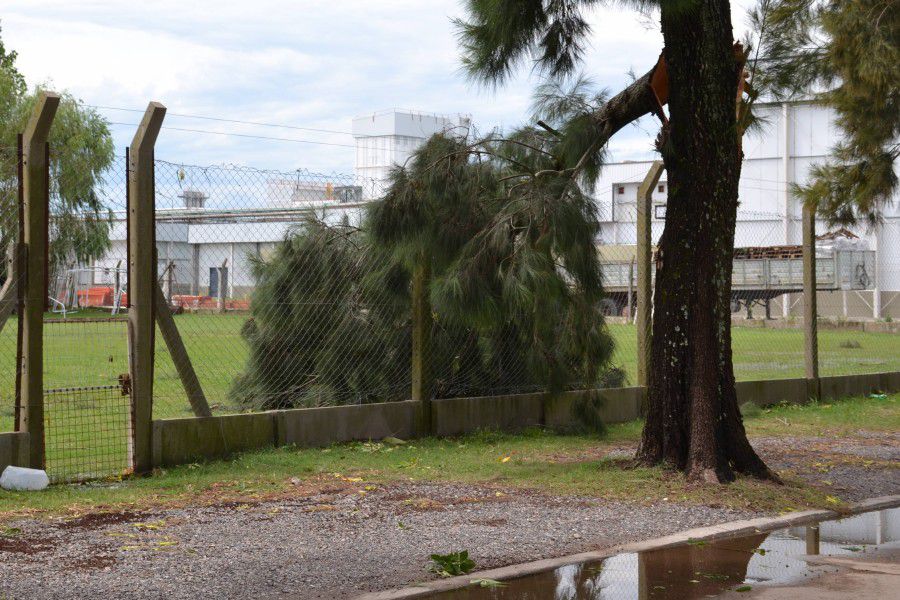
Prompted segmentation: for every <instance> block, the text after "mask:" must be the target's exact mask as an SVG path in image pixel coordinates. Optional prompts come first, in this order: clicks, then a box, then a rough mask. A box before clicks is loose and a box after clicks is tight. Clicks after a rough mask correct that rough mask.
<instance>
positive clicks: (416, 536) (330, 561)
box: [0, 484, 748, 600]
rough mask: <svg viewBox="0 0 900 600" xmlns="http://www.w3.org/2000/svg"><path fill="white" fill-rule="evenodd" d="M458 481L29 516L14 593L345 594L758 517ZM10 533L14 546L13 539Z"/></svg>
mask: <svg viewBox="0 0 900 600" xmlns="http://www.w3.org/2000/svg"><path fill="white" fill-rule="evenodd" d="M497 493H498V491H497V489H496V488H479V487H473V486H460V485H444V484H441V485H437V484H433V485H431V484H429V485H422V484H415V485H413V484H395V485H389V486H381V487H379V488H378V489H376V490H371V491H369V492H367V493H366V494H365V495H361V494H360V493H359V490H358V486H357V487H345V488H343V489H340V490H332V491H327V492H319V493H316V494H313V495H310V496H306V497H302V498H297V499H296V500H291V501H279V502H268V503H261V504H256V505H243V504H238V505H234V504H232V505H225V506H210V507H194V508H183V509H175V510H165V511H157V512H155V513H153V514H147V513H108V514H106V515H101V516H98V515H88V516H85V517H82V518H80V519H74V520H69V521H62V520H57V521H47V520H42V521H21V522H18V523H16V524H15V526H16V527H18V528H20V529H21V532H20V533H18V534H17V535H15V536H13V537H8V538H5V540H6V541H5V542H3V541H2V540H3V539H4V538H0V556H2V557H3V561H2V563H0V597H2V598H15V599H19V598H46V599H55V598H91V597H94V598H99V597H104V598H129V599H131V598H141V599H143V598H166V599H167V600H175V599H177V598H222V599H224V598H329V599H332V598H347V597H352V596H353V595H355V594H357V593H362V592H366V591H373V590H380V589H385V588H390V587H396V586H400V585H403V584H405V583H409V582H414V581H421V580H423V579H426V578H430V577H431V575H429V574H428V573H427V572H426V571H425V569H424V565H425V564H426V563H427V562H428V556H429V554H430V553H433V552H437V553H446V552H451V551H455V550H461V549H468V550H469V551H470V553H471V555H472V557H473V558H474V560H475V561H476V562H477V563H478V566H479V568H489V567H494V566H500V565H505V564H512V563H516V562H523V561H526V560H534V559H538V558H546V557H553V556H561V555H565V554H570V553H573V552H580V551H584V550H588V549H596V548H598V547H603V546H611V545H614V544H618V543H622V542H625V541H630V540H638V539H644V538H650V537H655V536H660V535H664V534H667V533H671V532H675V531H679V530H682V529H687V528H691V527H698V526H701V525H708V524H713V523H717V522H721V521H728V520H734V519H738V518H744V517H747V516H748V514H747V513H740V512H735V511H730V510H722V509H713V508H707V507H687V506H681V505H676V504H670V503H660V504H658V505H655V506H638V505H632V504H622V503H613V502H605V501H597V500H596V499H588V498H573V497H567V498H559V497H553V496H546V495H540V494H534V493H522V492H520V491H512V490H510V491H508V492H500V494H501V495H499V496H498V495H497ZM4 544H5V546H4Z"/></svg>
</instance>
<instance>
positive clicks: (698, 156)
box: [639, 0, 777, 482]
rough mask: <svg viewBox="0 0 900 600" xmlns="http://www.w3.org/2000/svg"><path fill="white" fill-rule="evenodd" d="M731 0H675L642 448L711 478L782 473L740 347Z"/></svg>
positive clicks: (667, 13)
mask: <svg viewBox="0 0 900 600" xmlns="http://www.w3.org/2000/svg"><path fill="white" fill-rule="evenodd" d="M729 8H730V7H729V2H728V0H688V1H687V2H663V3H662V4H661V22H662V31H663V38H664V40H665V50H664V55H665V59H666V66H667V70H668V88H669V98H668V100H669V124H668V126H667V127H666V131H664V135H663V136H661V139H662V140H663V142H662V147H661V151H662V155H663V160H664V162H665V165H666V172H667V176H668V188H669V192H668V205H667V209H666V225H665V230H664V231H663V235H662V238H661V240H660V243H659V254H658V259H657V260H658V263H657V270H656V292H655V296H654V320H653V343H652V352H651V365H652V368H651V373H650V388H649V409H648V414H647V422H646V425H645V427H644V432H643V436H642V439H641V446H640V450H639V458H640V459H641V460H642V461H643V462H645V463H648V464H660V463H665V464H668V465H671V466H672V467H675V468H678V469H681V470H684V471H686V472H687V473H688V475H689V476H690V477H691V478H693V479H697V480H703V481H719V482H722V481H730V480H732V479H734V476H735V472H740V473H747V474H751V475H755V476H757V477H762V478H769V479H777V478H776V477H775V475H774V474H773V473H772V472H771V471H770V470H769V469H768V468H767V467H766V465H765V464H764V463H763V462H762V460H761V459H760V458H759V457H758V456H757V454H756V452H755V451H754V450H753V448H752V447H751V446H750V443H749V442H748V440H747V435H746V433H745V431H744V426H743V422H742V419H741V414H740V411H739V410H738V405H737V395H736V393H735V385H734V367H733V364H732V358H731V311H730V308H729V302H730V290H731V269H732V257H733V253H734V232H735V223H736V218H737V206H738V179H739V178H740V171H741V158H742V157H741V152H740V149H739V144H738V138H739V134H738V132H737V125H736V116H735V98H736V93H737V80H738V78H737V77H736V73H737V71H736V69H739V68H740V66H739V65H737V64H736V63H735V56H734V52H733V51H732V28H731V16H730V10H729Z"/></svg>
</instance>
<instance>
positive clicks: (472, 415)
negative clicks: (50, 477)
mask: <svg viewBox="0 0 900 600" xmlns="http://www.w3.org/2000/svg"><path fill="white" fill-rule="evenodd" d="M876 390H878V391H883V392H896V391H900V372H895V373H877V374H871V375H847V376H838V377H823V378H821V379H817V380H816V379H813V380H807V379H775V380H767V381H739V382H738V383H737V393H738V401H739V402H740V403H741V404H743V403H745V402H754V403H755V404H757V405H759V406H771V405H774V404H779V403H782V402H788V403H793V404H801V403H805V402H808V401H809V400H810V399H813V398H821V399H823V400H827V399H837V398H842V397H847V396H859V395H864V394H869V393H871V392H873V391H876ZM645 394H646V388H642V387H632V388H617V389H606V390H583V391H573V392H565V393H562V394H558V395H555V396H551V395H549V394H545V393H533V394H516V395H504V396H484V397H477V398H448V399H441V400H434V401H433V403H432V423H431V427H432V429H431V433H432V434H433V435H437V436H442V437H445V436H456V435H463V434H466V433H472V432H474V431H478V430H483V429H494V430H500V431H508V432H515V431H521V430H523V429H527V428H529V427H547V428H550V429H553V430H559V431H569V430H578V429H579V427H580V425H581V421H583V420H584V418H585V411H593V413H595V416H597V417H599V418H600V419H601V420H602V421H603V422H605V423H609V424H613V423H623V422H627V421H632V420H634V419H637V418H638V417H639V415H640V407H641V404H642V403H643V400H644V397H645ZM417 404H418V403H416V402H412V401H405V402H389V403H381V404H362V405H358V406H333V407H325V408H306V409H294V410H282V411H270V412H262V413H249V414H238V415H226V416H217V417H205V418H184V419H162V420H156V421H154V422H153V464H154V466H171V465H177V464H184V463H189V462H193V461H196V460H204V459H209V458H221V457H226V456H228V455H230V454H233V453H235V452H241V451H246V450H253V449H257V448H265V447H272V446H283V445H296V446H324V445H328V444H333V443H339V442H349V441H355V440H378V439H383V438H385V437H397V438H401V439H409V438H414V437H418V436H421V435H424V434H425V432H422V431H417V429H416V409H417ZM3 435H4V436H8V435H10V434H3ZM14 435H20V434H14ZM4 439H6V438H5V437H3V436H0V465H2V461H3V459H4V457H5V456H8V454H6V455H5V454H4V451H5V450H4V448H6V447H7V446H4ZM6 443H7V445H8V444H10V443H11V442H9V441H7V442H6ZM19 443H21V441H20V442H19ZM6 452H9V451H6Z"/></svg>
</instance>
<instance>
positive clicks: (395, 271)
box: [231, 129, 612, 409]
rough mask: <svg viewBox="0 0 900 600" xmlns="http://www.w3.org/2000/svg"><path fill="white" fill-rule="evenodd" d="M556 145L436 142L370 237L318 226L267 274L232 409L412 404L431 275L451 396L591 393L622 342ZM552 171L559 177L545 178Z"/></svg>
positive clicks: (435, 335) (289, 244) (375, 213)
mask: <svg viewBox="0 0 900 600" xmlns="http://www.w3.org/2000/svg"><path fill="white" fill-rule="evenodd" d="M557 145H558V143H557V142H556V141H555V140H553V139H552V136H547V135H544V134H543V133H542V132H539V131H536V130H533V129H523V130H520V131H517V132H514V134H513V135H510V136H508V137H505V138H500V137H498V136H491V137H489V138H487V139H484V140H478V141H474V142H472V141H469V140H465V139H459V138H457V137H453V136H449V135H437V136H434V137H432V138H431V139H430V140H429V141H428V142H427V143H426V144H425V145H424V146H423V147H422V148H420V149H419V150H418V151H417V152H416V153H415V154H414V155H413V157H412V158H411V159H410V161H408V164H407V165H403V166H398V167H396V168H395V169H394V170H393V171H392V173H391V176H390V185H389V188H388V190H387V193H386V195H385V197H384V198H383V199H382V200H380V201H377V202H374V203H372V204H370V205H369V207H368V208H367V212H366V215H365V217H364V219H363V222H362V226H361V227H359V228H356V227H351V226H349V225H346V224H342V225H337V226H335V225H328V224H326V223H324V222H322V221H318V220H309V221H307V222H305V223H303V224H302V225H300V226H298V227H297V228H295V229H294V230H292V231H291V232H290V233H289V234H288V236H287V237H286V239H285V240H284V242H282V243H281V244H280V245H279V246H278V249H277V250H276V252H275V253H274V255H273V256H271V257H270V258H268V259H266V260H259V261H257V262H256V265H255V273H256V277H257V282H258V283H257V288H256V290H255V292H254V296H253V300H252V303H251V311H252V315H253V316H252V318H251V319H250V320H248V322H247V324H246V325H245V327H244V331H243V335H244V336H245V338H246V339H247V341H248V343H249V346H250V359H249V361H248V364H247V368H246V371H245V373H244V374H243V375H242V376H241V377H239V378H238V379H237V380H236V381H235V384H234V386H233V389H232V393H231V395H232V399H233V400H235V401H237V402H239V403H241V404H243V405H244V406H247V407H253V408H265V409H272V408H287V407H298V406H320V405H329V404H345V403H362V402H373V401H387V400H403V399H406V398H407V397H408V393H409V389H408V387H409V383H408V382H409V375H410V362H411V360H410V359H411V352H410V347H411V299H410V294H411V281H412V273H413V272H414V271H415V270H416V269H419V268H422V267H425V268H426V270H427V272H429V273H430V279H429V281H428V293H429V299H430V302H431V304H432V312H433V315H432V319H433V329H432V334H431V341H430V346H429V355H430V364H431V372H432V375H433V379H434V386H433V395H434V396H435V397H438V398H441V397H456V396H473V395H485V394H497V393H514V392H522V391H535V390H552V391H559V390H564V389H571V388H575V387H580V386H591V385H593V384H595V383H596V382H597V381H598V380H600V378H601V377H604V376H605V375H606V373H607V371H608V369H607V363H608V360H609V356H610V354H611V351H612V340H611V337H610V336H609V334H608V332H607V330H606V329H605V326H604V323H603V318H602V315H601V311H600V309H599V304H600V300H601V298H602V287H601V281H600V266H599V263H598V258H597V253H596V248H595V246H594V240H595V237H596V234H597V231H598V229H599V224H598V220H597V215H596V212H595V211H596V209H595V207H594V204H593V202H591V201H590V198H588V197H587V196H586V195H585V194H584V193H583V191H582V190H581V189H580V188H579V186H577V185H573V183H572V180H571V178H570V177H568V176H566V175H561V174H560V173H562V172H564V171H565V165H564V164H563V163H562V162H560V159H559V157H558V156H557V155H556V154H555V149H556V146H557ZM540 173H544V174H543V175H540Z"/></svg>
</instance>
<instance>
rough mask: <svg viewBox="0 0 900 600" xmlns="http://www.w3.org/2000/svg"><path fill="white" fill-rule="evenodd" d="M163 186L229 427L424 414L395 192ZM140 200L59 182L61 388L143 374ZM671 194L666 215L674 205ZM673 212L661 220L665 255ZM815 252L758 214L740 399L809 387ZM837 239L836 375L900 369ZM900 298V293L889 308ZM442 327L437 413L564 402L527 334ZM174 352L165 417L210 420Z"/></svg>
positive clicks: (11, 322) (832, 272) (435, 334)
mask: <svg viewBox="0 0 900 600" xmlns="http://www.w3.org/2000/svg"><path fill="white" fill-rule="evenodd" d="M16 169H17V159H16V153H15V148H5V149H4V148H0V203H2V207H3V212H2V216H0V238H2V239H0V241H2V243H3V244H4V245H5V246H6V247H8V246H9V245H10V244H11V243H12V242H14V241H15V240H16V239H17V236H18V211H17V210H16V208H17V190H18V180H17V177H16ZM633 171H634V172H633V173H632V174H631V176H630V177H626V178H625V179H624V180H623V181H622V183H621V184H616V185H615V186H614V187H613V189H611V190H598V198H597V201H598V203H599V204H600V206H601V211H600V212H601V220H602V234H601V238H600V239H599V240H598V252H599V255H600V262H601V267H602V270H603V273H602V275H603V281H604V286H605V289H606V298H605V300H604V301H603V307H602V311H603V312H604V313H605V315H606V323H607V328H608V330H609V332H610V334H611V336H612V338H613V340H614V342H615V346H614V352H613V356H612V361H611V365H610V366H611V367H612V368H611V369H610V370H609V372H608V373H604V374H603V376H602V377H600V385H602V386H620V385H629V384H632V385H633V384H635V383H636V380H637V373H636V370H637V358H636V355H637V347H636V338H637V332H636V330H635V323H634V318H635V302H636V275H637V265H636V252H635V243H636V197H633V196H634V194H633V193H632V192H631V191H629V190H633V191H634V192H635V193H636V187H628V186H635V185H636V184H637V183H639V182H640V181H641V180H642V179H643V178H644V176H645V175H646V167H645V166H642V165H635V166H634V169H633ZM155 186H156V239H157V244H156V246H157V247H156V252H157V265H156V274H157V277H158V281H159V286H160V289H161V292H162V295H163V297H164V299H165V302H166V303H167V304H168V305H169V306H170V308H171V311H172V313H173V314H174V318H173V320H174V323H175V325H176V329H177V331H178V334H179V337H180V339H181V342H182V343H183V345H184V349H185V351H186V355H187V357H188V360H189V362H190V367H191V368H192V370H193V372H194V373H195V374H196V377H197V380H198V382H199V384H200V387H201V388H202V390H203V393H204V395H205V397H206V399H207V401H208V404H209V405H210V407H211V408H212V411H213V412H214V413H224V412H236V411H253V410H265V409H272V408H288V407H311V406H327V405H334V404H360V403H367V402H384V401H394V400H406V399H408V398H409V396H410V388H411V352H412V349H411V346H412V341H411V340H412V325H411V298H410V281H409V273H408V272H406V271H404V269H403V268H399V267H398V265H397V263H396V262H395V259H394V258H393V257H392V256H391V255H389V254H388V253H386V252H385V251H384V250H383V249H379V247H378V246H377V245H375V244H372V243H371V242H370V238H369V234H368V232H367V222H366V214H367V211H368V210H369V208H370V207H371V206H372V204H371V203H372V202H373V201H375V200H377V196H378V194H379V193H380V190H381V189H382V187H381V186H380V185H379V183H378V182H375V181H372V180H367V179H362V178H360V177H356V176H352V175H341V174H332V175H322V174H315V173H310V172H307V171H303V170H298V171H293V172H281V171H272V170H261V169H251V168H247V167H237V166H227V165H223V166H208V167H201V166H191V165H185V164H180V163H175V162H169V161H164V160H157V161H155ZM126 187H127V170H126V162H125V160H124V159H123V157H117V158H116V159H115V160H114V161H113V162H112V163H111V164H109V165H108V166H107V167H106V168H105V169H103V170H102V172H98V173H91V174H89V176H88V175H87V174H84V173H81V172H79V171H77V170H75V171H65V170H53V169H51V222H50V225H49V227H50V240H51V241H50V249H49V252H48V256H49V258H50V266H49V268H50V275H49V283H48V318H50V319H57V320H63V321H66V322H73V321H82V324H81V326H80V328H72V327H62V326H57V325H48V326H47V327H45V367H46V369H47V373H46V374H45V380H46V381H45V385H46V387H47V388H50V389H58V388H71V387H78V386H82V387H97V386H109V385H114V384H115V383H116V381H117V377H118V376H119V375H120V374H122V373H125V372H127V371H128V365H127V348H126V345H125V327H124V325H117V324H115V323H111V322H104V321H103V320H104V319H106V320H108V319H109V318H110V317H115V316H119V315H123V314H124V313H126V312H127V308H128V294H127V291H128V273H127V264H128V243H127V242H128V232H127V221H126ZM79 189H81V190H84V189H89V190H90V191H91V194H92V196H91V198H92V203H91V204H90V205H89V206H85V205H78V206H80V208H78V209H77V210H75V211H74V212H73V210H72V206H73V205H72V200H73V198H75V196H78V195H77V194H75V193H73V192H72V190H79ZM622 190H625V192H624V193H623V191H622ZM660 194H661V195H660V197H659V198H658V199H655V200H654V202H662V200H661V199H662V198H663V197H664V195H665V194H664V193H663V192H660ZM78 197H81V196H78ZM610 198H614V199H613V200H610ZM664 208H665V206H664V204H659V205H657V204H654V206H653V214H652V215H651V217H652V218H651V227H652V239H653V243H654V244H655V243H656V242H657V241H658V239H659V236H660V235H661V233H662V230H663V227H664V225H665V210H664ZM898 231H900V228H898V225H897V222H896V219H894V220H890V219H889V220H887V221H886V222H885V224H884V225H883V226H882V233H881V236H882V237H881V238H880V240H881V241H879V243H880V244H890V243H891V240H894V241H897V240H900V233H898ZM799 232H800V216H799V214H789V215H785V214H783V213H781V212H777V211H775V212H759V211H756V212H754V211H750V210H745V209H743V208H741V209H740V212H739V215H738V225H737V231H736V239H735V246H736V253H735V261H734V274H733V278H732V285H733V294H732V300H733V302H732V304H733V306H732V309H733V329H732V339H733V347H734V362H735V371H736V375H737V378H738V379H743V380H748V379H773V378H794V377H803V376H804V354H803V352H804V342H803V339H804V338H803V335H804V334H803V329H802V311H803V303H804V298H803V294H802V291H801V290H802V259H801V258H800V257H801V250H800V246H799V242H798V240H799ZM817 233H819V234H820V236H821V238H822V239H820V240H819V242H818V243H817V260H818V278H819V280H820V291H819V293H818V295H817V298H818V305H819V313H820V316H821V317H824V318H825V319H826V321H825V322H823V325H821V326H820V331H819V356H820V366H821V374H822V375H838V374H852V373H868V372H883V371H896V370H898V369H900V336H898V335H896V333H892V331H893V330H891V329H890V327H889V325H890V324H889V323H888V324H886V323H883V322H882V323H873V319H872V318H871V314H872V310H873V306H872V305H873V304H874V288H875V281H874V280H875V275H874V272H875V268H874V264H873V263H872V261H873V260H874V255H875V249H874V247H873V246H868V245H867V240H866V238H867V236H868V235H869V232H867V231H865V230H864V229H863V230H859V229H856V230H853V231H851V232H849V233H850V235H846V234H840V232H837V234H836V232H834V231H832V230H829V229H828V228H827V227H825V226H824V224H822V223H820V224H819V229H818V231H817ZM891 236H893V237H891ZM884 240H886V241H884ZM898 243H900V242H898ZM882 268H883V269H884V265H882ZM5 272H6V271H4V273H5ZM4 277H5V275H4ZM897 295H898V294H897V293H896V292H886V291H882V308H884V309H889V307H890V306H891V303H893V302H894V301H895V299H896V297H897ZM885 314H890V309H889V310H886V311H885ZM864 321H865V323H864ZM432 322H433V326H432V330H431V335H430V352H431V371H432V375H433V380H434V381H433V383H434V387H433V393H434V394H435V395H436V396H437V397H450V396H475V395H489V394H509V393H521V392H532V391H540V390H542V389H544V387H543V385H542V384H541V383H540V382H539V381H537V380H535V379H534V378H533V375H532V374H533V373H534V372H535V370H534V369H533V368H529V366H528V365H527V364H525V360H524V358H523V355H524V351H523V349H524V348H525V347H526V345H527V344H528V343H529V342H528V340H527V338H526V337H525V336H523V334H522V332H520V331H516V330H515V328H514V327H511V326H509V324H506V323H496V324H495V326H492V327H488V328H484V327H483V328H481V329H478V330H476V329H473V328H471V327H466V326H464V325H462V324H460V323H458V322H454V320H453V319H452V318H450V316H448V315H443V314H440V313H439V312H435V313H434V314H433V315H432ZM875 325H879V326H884V327H882V329H879V328H878V327H875ZM16 333H17V317H16V315H15V314H12V315H11V316H10V317H9V319H8V320H7V321H6V323H5V326H4V327H3V328H2V330H0V363H2V364H3V365H4V368H3V369H0V429H12V428H13V427H14V404H15V375H16V365H15V358H16ZM165 340H166V337H165V336H163V335H162V331H160V330H158V331H157V335H156V357H155V373H154V406H153V416H154V418H166V417H182V416H190V415H192V414H194V413H193V411H192V409H191V405H190V404H189V402H188V401H187V393H186V392H185V390H184V387H183V385H182V378H181V377H180V375H179V371H182V372H183V370H184V366H185V365H184V364H183V363H184V361H183V360H182V359H181V358H179V357H178V354H177V353H176V354H175V355H174V356H175V358H173V354H172V353H170V351H169V348H168V345H167V343H166V341H165ZM176 359H177V360H179V361H180V362H179V364H178V365H176V364H175V360H176ZM48 434H49V432H48Z"/></svg>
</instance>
